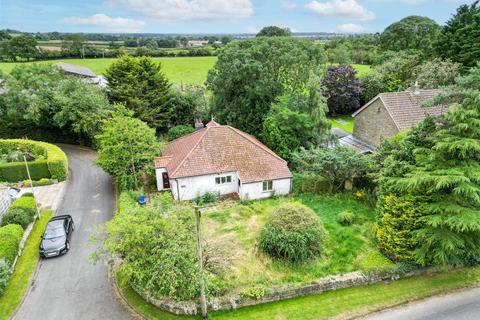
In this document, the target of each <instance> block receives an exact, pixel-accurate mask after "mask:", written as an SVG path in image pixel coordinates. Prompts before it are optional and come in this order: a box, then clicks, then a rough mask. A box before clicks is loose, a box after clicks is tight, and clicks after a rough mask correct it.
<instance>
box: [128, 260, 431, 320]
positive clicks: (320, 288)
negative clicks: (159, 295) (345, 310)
mask: <svg viewBox="0 0 480 320" xmlns="http://www.w3.org/2000/svg"><path fill="white" fill-rule="evenodd" d="M434 271H435V270H433V269H420V270H415V271H411V272H407V273H402V272H399V271H397V270H396V269H392V270H388V271H379V272H371V273H363V272H352V273H347V274H343V275H338V276H330V277H326V278H321V279H318V280H317V281H314V282H312V283H310V284H307V285H291V286H282V287H277V288H273V289H270V290H269V291H268V292H267V293H266V294H265V295H264V296H263V297H262V298H260V299H252V298H243V297H240V296H230V297H220V298H212V299H210V300H209V302H208V310H209V311H220V310H232V309H238V308H242V307H248V306H253V305H258V304H264V303H269V302H274V301H280V300H286V299H291V298H296V297H301V296H305V295H309V294H316V293H321V292H326V291H333V290H338V289H345V288H350V287H356V286H364V285H368V284H373V283H377V282H382V281H392V280H398V279H400V278H406V277H411V276H415V275H420V274H425V273H431V272H434ZM133 289H134V290H135V291H136V292H137V293H138V294H139V295H140V296H142V297H143V299H145V300H146V301H148V302H149V303H151V304H153V305H154V306H156V307H158V308H160V309H162V310H165V311H168V312H170V313H173V314H176V315H198V314H199V313H200V306H199V305H198V304H197V303H196V302H193V301H184V302H175V301H172V300H166V299H165V300H159V299H155V298H152V297H150V296H149V295H148V294H146V293H144V292H142V291H141V290H139V289H138V288H135V287H133Z"/></svg>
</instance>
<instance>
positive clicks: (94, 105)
mask: <svg viewBox="0 0 480 320" xmlns="http://www.w3.org/2000/svg"><path fill="white" fill-rule="evenodd" d="M7 81H8V90H7V91H6V92H5V93H4V94H2V95H0V104H1V105H3V108H4V117H3V119H4V120H5V121H8V122H9V123H10V124H13V125H15V124H16V123H17V122H21V120H28V121H29V122H31V123H33V124H34V125H35V126H38V127H43V128H57V129H58V128H61V129H64V130H66V131H67V132H70V133H74V134H77V135H78V136H79V138H81V140H83V139H84V138H85V139H87V140H90V142H91V139H92V138H93V137H94V136H95V134H97V132H98V130H99V128H100V125H101V122H102V121H103V120H105V119H107V118H109V117H110V115H111V113H112V111H113V110H114V107H113V106H112V105H110V103H109V102H108V99H107V97H106V95H105V93H104V92H103V90H102V89H101V88H99V87H98V86H95V85H92V84H88V83H85V82H84V81H82V80H81V79H79V78H76V77H71V76H65V75H64V74H63V71H62V70H59V69H56V68H51V67H50V66H46V65H29V66H27V65H25V66H19V67H16V68H14V69H13V70H12V72H11V73H10V75H8V77H7Z"/></svg>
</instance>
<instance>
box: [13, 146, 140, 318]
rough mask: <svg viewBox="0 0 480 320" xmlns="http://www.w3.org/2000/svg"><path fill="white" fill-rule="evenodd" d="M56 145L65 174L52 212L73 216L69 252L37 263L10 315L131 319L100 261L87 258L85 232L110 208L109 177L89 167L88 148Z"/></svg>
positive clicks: (88, 245)
mask: <svg viewBox="0 0 480 320" xmlns="http://www.w3.org/2000/svg"><path fill="white" fill-rule="evenodd" d="M62 149H63V150H64V151H65V152H66V153H67V156H68V160H69V166H70V178H69V181H68V183H67V186H66V188H67V189H66V193H65V198H64V200H63V203H62V205H61V206H60V208H59V210H58V212H57V214H59V215H60V214H70V215H72V216H73V220H74V222H75V231H74V232H73V234H72V239H71V250H70V252H69V253H67V254H66V255H64V256H62V257H59V258H53V259H49V260H41V261H40V262H39V266H38V267H39V269H38V272H37V274H36V275H35V278H34V282H33V286H32V288H31V290H30V292H29V293H28V295H27V297H26V299H25V301H24V302H23V304H22V305H21V307H20V309H19V310H18V312H17V313H16V315H15V316H14V319H16V320H35V319H42V320H43V319H44V320H56V319H62V320H69V319H72V320H73V319H82V320H83V319H85V320H87V319H88V320H89V319H92V320H93V319H119V320H123V319H125V320H126V319H131V317H130V316H129V314H128V313H127V312H126V311H125V310H124V309H123V308H122V307H121V306H119V305H118V304H117V302H116V301H115V298H114V294H113V292H112V288H111V285H110V282H109V280H108V277H107V266H106V265H105V263H103V262H99V263H97V264H96V265H93V264H91V263H90V262H89V260H88V258H89V255H90V254H91V253H92V252H93V251H94V250H95V246H94V245H92V244H91V243H90V242H89V237H90V235H91V234H92V233H93V232H94V231H95V226H97V225H103V224H104V223H105V222H106V221H108V220H110V219H111V218H112V214H113V212H114V202H115V200H114V190H113V183H112V179H111V178H110V177H109V176H108V175H107V174H106V173H104V172H103V171H102V170H101V169H100V168H99V167H97V166H95V164H94V163H93V161H94V160H95V158H96V153H94V152H93V151H91V150H88V149H83V148H79V147H74V146H62Z"/></svg>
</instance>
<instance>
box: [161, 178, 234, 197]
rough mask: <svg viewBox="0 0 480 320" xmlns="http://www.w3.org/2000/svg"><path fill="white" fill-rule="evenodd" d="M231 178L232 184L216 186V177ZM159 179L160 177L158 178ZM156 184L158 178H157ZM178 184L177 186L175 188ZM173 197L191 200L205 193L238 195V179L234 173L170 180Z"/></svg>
mask: <svg viewBox="0 0 480 320" xmlns="http://www.w3.org/2000/svg"><path fill="white" fill-rule="evenodd" d="M225 176H231V177H232V182H229V183H224V184H216V183H215V178H216V177H225ZM160 178H161V177H160ZM157 183H158V176H157ZM177 184H178V186H177ZM170 187H171V190H172V193H173V197H174V199H176V200H193V199H196V198H197V197H198V196H201V195H203V194H205V193H207V192H210V193H213V194H216V195H225V194H230V193H238V177H237V173H236V172H227V173H222V174H209V175H203V176H196V177H188V178H178V179H171V180H170Z"/></svg>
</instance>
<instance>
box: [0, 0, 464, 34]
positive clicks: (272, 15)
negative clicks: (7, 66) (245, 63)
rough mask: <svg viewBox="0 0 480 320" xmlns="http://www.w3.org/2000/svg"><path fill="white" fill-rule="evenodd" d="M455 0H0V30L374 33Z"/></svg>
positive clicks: (439, 17)
mask: <svg viewBox="0 0 480 320" xmlns="http://www.w3.org/2000/svg"><path fill="white" fill-rule="evenodd" d="M472 2H473V0H472V1H465V0H464V1H461V0H97V1H94V0H0V29H4V28H11V29H18V30H21V31H30V32H36V31H41V32H45V31H60V32H154V33H244V32H250V33H255V32H257V31H258V30H259V29H260V28H261V27H263V26H266V25H279V26H287V27H289V28H291V29H292V30H293V31H298V32H338V31H341V32H350V33H355V32H377V31H382V30H383V29H385V27H387V26H388V25H389V24H391V23H392V22H395V21H398V20H400V19H401V18H403V17H405V16H408V15H422V16H428V17H430V18H432V19H434V20H436V21H437V22H438V23H440V24H443V23H444V22H445V21H447V20H448V19H449V18H450V17H451V15H452V14H453V13H454V12H455V10H456V8H457V7H458V6H459V5H460V4H464V3H467V4H470V3H472Z"/></svg>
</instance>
